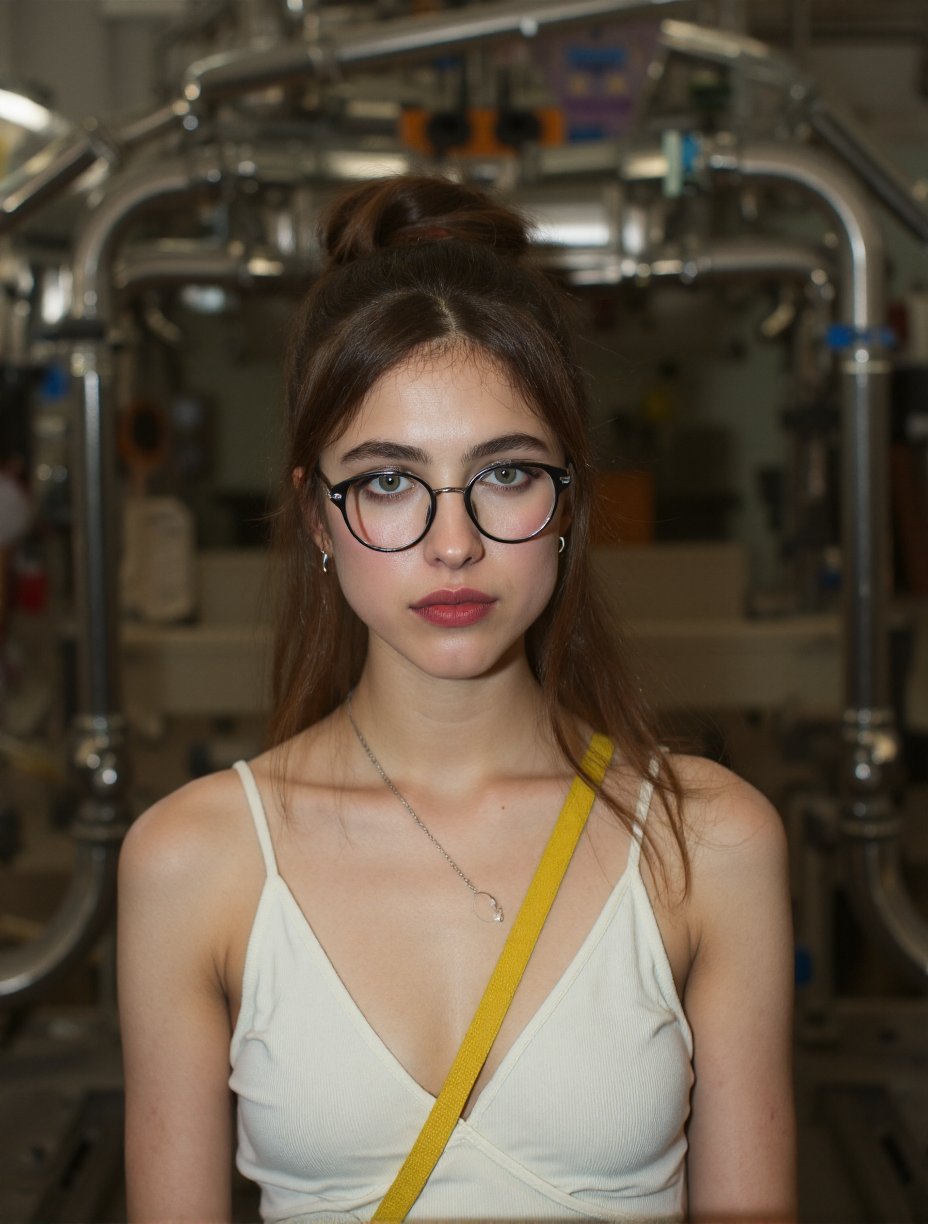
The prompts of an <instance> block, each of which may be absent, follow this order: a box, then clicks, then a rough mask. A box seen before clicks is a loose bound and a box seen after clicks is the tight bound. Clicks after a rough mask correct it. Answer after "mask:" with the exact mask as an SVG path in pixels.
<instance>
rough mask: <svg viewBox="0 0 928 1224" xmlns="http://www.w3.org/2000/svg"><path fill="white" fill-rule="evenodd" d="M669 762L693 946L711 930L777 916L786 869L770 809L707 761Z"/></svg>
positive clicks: (782, 840) (778, 824) (782, 837)
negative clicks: (677, 800) (680, 802)
mask: <svg viewBox="0 0 928 1224" xmlns="http://www.w3.org/2000/svg"><path fill="white" fill-rule="evenodd" d="M672 763H673V766H674V768H675V769H676V771H677V775H678V777H679V779H680V782H681V785H682V788H683V793H684V807H683V813H682V816H683V828H684V834H685V837H686V844H687V849H688V852H689V858H690V891H689V896H688V900H687V909H688V911H689V919H690V926H691V931H692V933H693V934H694V935H695V936H696V939H697V941H698V940H699V937H700V935H701V934H703V933H705V931H706V930H707V929H709V928H711V927H715V926H717V925H720V924H723V925H725V926H726V927H728V928H729V929H731V926H732V924H734V925H735V927H737V925H738V924H739V923H741V922H742V921H747V917H748V914H749V913H750V914H752V915H753V914H757V913H759V912H761V911H763V910H765V909H766V910H767V911H768V912H770V913H772V912H774V911H776V912H780V911H782V909H783V899H784V897H785V896H786V895H787V894H788V889H789V865H788V854H787V844H786V834H785V830H784V827H783V822H782V820H781V819H780V815H779V813H778V812H777V810H776V808H775V807H774V806H773V804H772V803H771V802H770V801H769V800H768V799H767V798H766V797H765V796H764V795H762V794H761V792H760V791H759V790H757V789H756V788H755V787H754V786H752V785H751V784H750V783H749V782H746V781H745V780H744V778H741V777H739V776H738V775H737V774H734V773H732V772H731V770H729V769H726V768H725V767H724V766H722V765H719V764H717V763H716V762H714V761H709V760H706V759H704V758H701V757H693V756H675V757H673V758H672Z"/></svg>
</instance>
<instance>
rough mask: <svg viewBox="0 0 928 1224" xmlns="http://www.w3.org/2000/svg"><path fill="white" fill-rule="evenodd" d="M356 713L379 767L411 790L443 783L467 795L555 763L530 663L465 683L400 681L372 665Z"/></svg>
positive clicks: (410, 677)
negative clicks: (491, 780)
mask: <svg viewBox="0 0 928 1224" xmlns="http://www.w3.org/2000/svg"><path fill="white" fill-rule="evenodd" d="M352 712H353V714H354V718H355V721H356V722H357V724H358V726H359V728H360V729H361V731H362V732H363V734H364V737H365V739H366V740H367V741H368V743H369V744H370V746H371V748H372V750H373V751H374V752H375V754H376V755H377V757H378V758H379V759H380V761H381V762H382V763H383V764H384V765H385V766H386V765H387V763H388V762H389V768H390V769H392V770H393V771H395V772H396V773H397V774H401V776H402V777H403V778H404V779H406V781H407V782H409V783H422V784H423V785H431V786H434V785H435V782H436V779H437V778H439V777H440V778H441V781H442V784H443V786H444V787H445V788H447V790H448V791H449V792H451V791H455V790H459V789H460V790H466V789H468V788H469V787H471V786H473V785H474V784H475V783H479V781H480V780H481V779H483V778H487V777H491V776H494V775H495V776H499V775H502V774H507V773H512V772H513V771H514V770H517V771H518V772H522V771H523V770H526V769H528V770H533V769H543V762H544V761H545V760H548V761H550V760H551V743H550V740H551V737H550V733H549V731H548V728H547V724H546V720H545V716H544V711H543V702H542V694H541V689H540V687H539V686H538V683H537V681H536V680H535V678H534V677H533V676H532V674H531V671H530V670H529V667H528V663H527V661H526V660H525V658H524V655H523V656H521V658H520V659H519V660H516V661H513V662H512V663H510V664H507V665H506V666H505V667H502V668H500V669H499V670H498V671H496V672H494V673H493V674H491V675H488V676H481V677H479V678H475V679H466V680H460V679H453V680H436V679H435V678H434V677H430V676H424V675H423V674H422V673H419V672H416V673H413V674H405V675H402V676H397V675H396V674H395V673H394V671H393V669H392V668H387V667H383V666H379V665H378V664H377V662H376V661H375V660H371V659H369V660H368V663H367V664H366V665H365V668H364V672H363V674H362V677H361V680H360V681H359V683H358V687H357V689H356V690H355V693H354V696H353V699H352ZM349 730H350V728H349ZM351 734H352V735H353V734H354V733H353V732H351Z"/></svg>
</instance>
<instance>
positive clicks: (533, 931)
mask: <svg viewBox="0 0 928 1224" xmlns="http://www.w3.org/2000/svg"><path fill="white" fill-rule="evenodd" d="M612 752H613V745H612V741H611V740H610V739H607V737H606V736H604V735H594V736H593V738H592V740H591V741H590V746H589V748H588V749H587V752H586V756H585V757H584V758H583V769H584V771H585V772H586V774H587V775H588V777H589V778H590V779H591V780H592V782H593V784H594V786H595V787H596V788H598V787H599V786H600V784H601V783H602V780H603V778H604V777H605V775H606V770H607V769H608V767H609V762H610V760H611V759H612ZM595 798H596V791H595V790H594V789H593V787H591V786H590V785H589V784H588V783H587V782H585V781H584V779H583V778H582V777H581V776H580V775H579V774H578V775H577V776H576V777H575V778H574V780H573V783H572V785H571V788H570V791H569V793H568V795H567V799H566V801H565V803H564V806H563V807H562V808H561V814H560V816H558V818H557V823H556V824H555V826H554V831H553V832H552V834H551V837H550V838H549V840H548V844H547V846H545V849H544V852H543V853H542V856H541V861H540V862H539V864H538V867H537V869H536V871H535V874H534V876H533V877H532V882H531V884H529V886H528V892H527V893H526V894H525V898H524V900H523V901H522V905H521V907H520V908H519V912H518V914H516V918H515V922H514V923H513V924H512V930H511V931H510V932H509V938H508V939H507V940H506V943H505V944H504V945H503V950H502V952H501V953H500V957H499V960H498V961H497V962H496V968H495V969H494V970H493V973H492V975H491V976H490V980H489V982H488V983H487V988H486V990H485V991H484V993H483V998H482V999H481V1000H480V1002H479V1004H478V1005H477V1010H476V1011H475V1012H474V1018H473V1020H471V1022H470V1027H469V1028H468V1030H467V1032H466V1033H465V1034H464V1040H463V1041H462V1042H461V1047H460V1049H459V1050H458V1052H457V1054H456V1055H455V1058H454V1062H453V1063H452V1064H451V1070H450V1071H449V1072H448V1076H447V1078H446V1080H445V1082H444V1085H443V1086H442V1090H441V1092H440V1093H439V1094H438V1097H437V1098H436V1100H435V1104H434V1105H433V1106H432V1109H431V1112H430V1113H429V1116H428V1118H427V1119H426V1120H425V1124H424V1125H423V1127H422V1130H421V1131H420V1132H419V1137H418V1138H417V1139H416V1142H415V1143H414V1144H413V1146H412V1150H411V1151H410V1153H409V1155H408V1156H407V1157H406V1160H405V1161H404V1162H403V1164H402V1166H401V1167H400V1171H399V1172H398V1173H397V1175H396V1178H395V1179H394V1181H393V1184H392V1185H391V1186H390V1188H389V1190H388V1191H387V1193H386V1194H385V1195H384V1197H383V1200H382V1201H381V1203H380V1206H379V1207H378V1208H377V1210H376V1211H375V1212H374V1215H373V1216H372V1217H371V1218H372V1220H382V1221H387V1220H390V1221H396V1220H404V1219H405V1218H406V1213H407V1212H408V1211H409V1209H410V1207H412V1205H413V1203H414V1202H415V1201H416V1199H417V1198H418V1197H419V1194H420V1193H421V1191H422V1188H423V1186H424V1185H425V1183H426V1182H427V1181H428V1179H429V1175H430V1174H431V1172H432V1170H433V1169H434V1168H435V1165H436V1164H437V1163H438V1159H439V1157H440V1156H441V1154H442V1152H443V1151H444V1150H445V1146H446V1144H447V1142H448V1139H449V1138H450V1137H451V1132H452V1131H453V1130H454V1128H455V1126H456V1124H457V1121H458V1118H459V1117H460V1116H461V1110H462V1109H463V1108H464V1106H465V1104H466V1102H467V1098H468V1097H469V1096H470V1093H471V1089H472V1088H473V1086H474V1083H475V1081H476V1079H477V1076H478V1075H479V1074H480V1068H481V1067H482V1066H483V1064H484V1063H485V1062H486V1059H487V1055H488V1054H489V1052H490V1047H491V1046H492V1045H493V1042H494V1041H495V1040H496V1034H497V1033H498V1032H499V1029H500V1025H501V1024H502V1023H503V1018H504V1016H505V1015H506V1012H507V1011H508V1010H509V1004H510V1003H511V1002H512V998H513V995H514V994H515V993H516V988H517V986H518V985H519V982H520V981H521V980H522V974H523V972H524V971H525V966H526V965H527V964H528V959H529V957H530V956H531V954H532V949H533V948H534V947H535V944H536V942H537V940H538V936H539V934H540V933H541V928H542V927H543V926H544V922H545V919H546V918H547V916H548V911H549V910H550V909H551V906H552V904H553V903H554V898H555V897H556V896H557V892H558V889H559V888H560V886H561V881H562V880H563V878H564V873H565V872H566V870H567V866H568V864H569V863H570V860H571V857H572V855H573V852H574V849H575V847H576V845H577V842H578V841H579V840H580V834H581V833H582V832H583V828H584V826H585V824H586V819H587V816H589V814H590V808H591V807H592V806H593V800H594V799H595Z"/></svg>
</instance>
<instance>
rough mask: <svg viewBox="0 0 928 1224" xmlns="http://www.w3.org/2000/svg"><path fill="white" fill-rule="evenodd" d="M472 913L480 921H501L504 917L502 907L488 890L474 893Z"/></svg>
mask: <svg viewBox="0 0 928 1224" xmlns="http://www.w3.org/2000/svg"><path fill="white" fill-rule="evenodd" d="M474 913H475V914H476V915H477V917H478V918H479V919H480V921H481V922H502V921H503V919H504V918H505V917H506V915H505V914H504V913H503V907H502V906H501V905H500V903H499V902H498V901H497V900H496V898H495V897H491V896H490V894H489V893H488V892H475V893H474Z"/></svg>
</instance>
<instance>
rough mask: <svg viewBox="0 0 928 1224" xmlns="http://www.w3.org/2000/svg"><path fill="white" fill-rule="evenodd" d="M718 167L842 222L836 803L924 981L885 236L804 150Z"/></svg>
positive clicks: (868, 912) (855, 865)
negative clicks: (907, 860) (908, 837)
mask: <svg viewBox="0 0 928 1224" xmlns="http://www.w3.org/2000/svg"><path fill="white" fill-rule="evenodd" d="M707 161H708V164H709V166H710V167H711V168H712V169H715V170H730V171H731V170H734V171H736V172H737V173H739V174H741V175H744V176H746V177H751V178H758V179H761V180H763V181H773V182H789V183H791V184H794V185H795V186H797V187H800V188H801V189H803V190H804V191H805V192H806V194H807V195H809V196H810V197H811V198H812V199H814V200H815V201H817V203H818V204H819V205H820V206H823V207H824V208H825V209H826V210H827V211H828V213H829V214H830V216H831V218H832V219H833V220H834V221H836V222H837V223H838V225H839V227H840V237H841V250H840V259H841V267H842V273H841V278H840V281H841V287H840V295H839V308H840V310H841V312H842V316H843V319H842V321H843V323H844V324H845V327H846V335H845V336H844V337H842V338H839V339H838V340H837V341H836V345H837V347H839V349H840V350H841V365H840V370H841V391H842V425H841V431H842V464H843V472H842V545H843V565H844V579H843V620H844V669H843V675H844V682H843V687H844V698H845V712H844V720H843V727H842V746H843V760H842V776H841V810H842V830H843V833H844V837H845V850H846V859H847V862H848V867H849V879H850V882H851V886H852V898H853V900H854V903H855V905H856V906H857V908H858V911H859V913H860V915H861V917H862V919H863V921H864V922H865V923H866V925H867V929H869V930H871V931H872V933H873V934H875V935H876V936H877V937H878V938H880V939H881V940H882V941H883V942H884V943H885V944H886V945H887V946H888V947H890V948H891V949H892V950H893V953H894V955H896V956H897V957H898V959H899V960H900V961H901V962H902V963H903V964H904V965H905V966H906V968H907V969H908V970H909V971H910V972H911V973H912V974H913V976H916V977H917V978H918V980H919V982H920V984H921V985H923V986H924V985H925V984H926V966H928V923H926V922H925V921H924V919H922V918H921V917H920V915H919V914H918V913H917V912H916V911H915V909H914V908H913V907H912V905H911V903H910V902H909V900H908V898H907V896H906V893H905V888H904V884H903V882H902V877H901V873H900V871H899V865H898V860H899V849H898V827H897V823H898V822H897V821H896V818H895V816H894V813H893V810H892V800H891V792H892V786H893V776H892V775H893V771H894V768H895V766H896V763H897V760H898V756H899V737H898V732H897V730H896V727H895V723H894V715H893V712H892V709H891V708H890V703H889V619H888V605H889V589H890V581H889V523H888V506H889V463H888V454H889V450H888V446H889V420H888V417H889V412H888V384H889V375H890V364H889V362H888V361H887V360H886V358H885V355H884V346H885V336H884V334H883V331H884V311H885V302H884V271H883V239H882V234H881V232H880V229H879V227H878V225H877V223H876V221H875V219H874V218H873V216H872V215H871V211H870V207H869V204H868V201H867V199H866V197H865V196H864V195H863V193H862V192H861V190H860V188H859V187H858V184H857V182H856V181H855V180H854V179H853V178H851V176H850V175H849V174H848V173H847V171H846V170H845V169H844V168H843V167H842V166H840V165H838V164H836V163H834V162H833V161H832V159H831V158H828V157H825V156H822V155H821V154H820V153H817V152H816V151H814V150H811V149H805V148H797V147H796V146H793V145H789V146H786V145H756V146H754V145H749V146H748V147H746V148H745V149H743V150H742V151H741V152H740V153H734V152H733V151H731V150H718V149H716V150H710V151H709V153H708V157H707Z"/></svg>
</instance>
